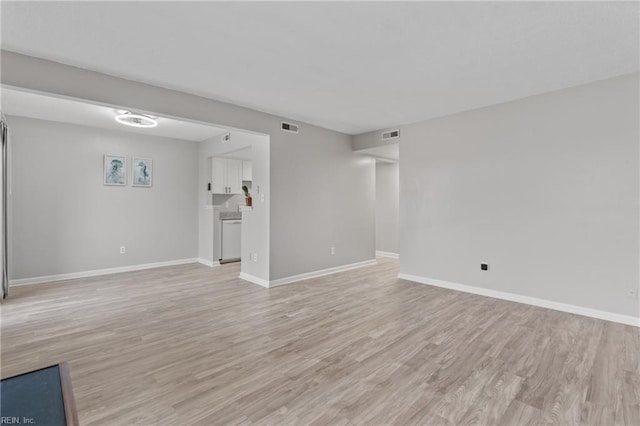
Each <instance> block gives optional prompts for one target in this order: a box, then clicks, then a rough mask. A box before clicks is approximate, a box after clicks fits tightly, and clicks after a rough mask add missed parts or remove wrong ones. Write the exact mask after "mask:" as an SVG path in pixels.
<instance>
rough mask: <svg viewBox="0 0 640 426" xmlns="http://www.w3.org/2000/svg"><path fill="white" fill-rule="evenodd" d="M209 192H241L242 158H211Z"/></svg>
mask: <svg viewBox="0 0 640 426" xmlns="http://www.w3.org/2000/svg"><path fill="white" fill-rule="evenodd" d="M211 192H212V193H214V194H242V160H234V159H231V158H220V157H212V158H211Z"/></svg>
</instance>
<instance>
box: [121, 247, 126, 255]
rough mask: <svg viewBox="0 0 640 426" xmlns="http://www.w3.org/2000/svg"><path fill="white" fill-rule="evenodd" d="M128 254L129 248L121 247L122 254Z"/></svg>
mask: <svg viewBox="0 0 640 426" xmlns="http://www.w3.org/2000/svg"><path fill="white" fill-rule="evenodd" d="M126 252H127V248H126V247H125V246H122V247H120V254H125V253H126Z"/></svg>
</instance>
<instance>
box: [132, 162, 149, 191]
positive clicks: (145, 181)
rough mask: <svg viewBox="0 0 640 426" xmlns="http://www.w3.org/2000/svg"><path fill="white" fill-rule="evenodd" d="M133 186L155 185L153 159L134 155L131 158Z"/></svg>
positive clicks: (147, 186) (146, 186)
mask: <svg viewBox="0 0 640 426" xmlns="http://www.w3.org/2000/svg"><path fill="white" fill-rule="evenodd" d="M131 176H132V182H131V185H132V186H138V187H142V188H151V187H152V186H153V160H152V159H151V158H144V157H133V158H132V160H131Z"/></svg>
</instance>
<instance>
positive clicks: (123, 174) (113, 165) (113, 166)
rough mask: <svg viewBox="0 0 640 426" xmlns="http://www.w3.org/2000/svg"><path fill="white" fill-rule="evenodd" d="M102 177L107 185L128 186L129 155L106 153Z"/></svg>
mask: <svg viewBox="0 0 640 426" xmlns="http://www.w3.org/2000/svg"><path fill="white" fill-rule="evenodd" d="M102 179H103V183H104V184H105V185H107V186H126V185H127V157H124V156H122V155H110V154H105V155H104V164H103V171H102Z"/></svg>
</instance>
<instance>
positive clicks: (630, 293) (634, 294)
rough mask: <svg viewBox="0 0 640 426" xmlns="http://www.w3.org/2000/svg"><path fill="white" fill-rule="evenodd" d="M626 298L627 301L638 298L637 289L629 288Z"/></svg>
mask: <svg viewBox="0 0 640 426" xmlns="http://www.w3.org/2000/svg"><path fill="white" fill-rule="evenodd" d="M627 297H628V298H629V299H637V298H638V289H636V288H630V289H628V290H627Z"/></svg>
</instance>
